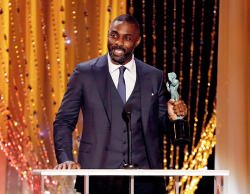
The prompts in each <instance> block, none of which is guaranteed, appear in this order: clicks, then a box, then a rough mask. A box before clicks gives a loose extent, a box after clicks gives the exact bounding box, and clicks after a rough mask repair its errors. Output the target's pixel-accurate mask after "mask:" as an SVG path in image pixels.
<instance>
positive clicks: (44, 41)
mask: <svg viewBox="0 0 250 194" xmlns="http://www.w3.org/2000/svg"><path fill="white" fill-rule="evenodd" d="M16 1H17V0H16ZM39 4H40V10H41V22H42V32H43V46H44V51H45V61H46V65H47V68H46V69H47V72H48V73H47V75H48V78H49V84H50V88H51V89H50V92H51V96H52V101H53V102H54V104H55V103H56V102H55V92H54V88H53V85H52V73H51V69H50V56H49V50H48V39H47V35H46V24H45V19H44V10H43V6H42V0H40V1H39Z"/></svg>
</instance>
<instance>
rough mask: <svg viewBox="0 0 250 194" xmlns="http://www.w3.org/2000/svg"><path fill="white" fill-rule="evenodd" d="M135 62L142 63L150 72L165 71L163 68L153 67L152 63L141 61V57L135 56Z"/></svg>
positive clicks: (159, 72) (160, 72)
mask: <svg viewBox="0 0 250 194" xmlns="http://www.w3.org/2000/svg"><path fill="white" fill-rule="evenodd" d="M135 62H136V63H137V64H138V63H139V64H140V65H142V66H143V68H145V69H146V70H147V71H149V72H150V73H156V74H162V73H163V71H162V70H160V69H157V68H156V67H153V66H152V65H149V64H147V63H144V62H143V61H141V60H139V59H137V58H135Z"/></svg>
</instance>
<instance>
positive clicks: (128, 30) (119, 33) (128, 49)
mask: <svg viewBox="0 0 250 194" xmlns="http://www.w3.org/2000/svg"><path fill="white" fill-rule="evenodd" d="M140 41H141V37H140V33H139V30H138V29H136V27H135V25H134V24H129V23H127V22H123V21H115V22H113V24H111V26H110V28H109V32H108V50H109V55H110V58H111V61H112V62H113V63H114V64H121V65H125V64H126V63H128V62H129V61H130V60H131V59H132V53H133V52H134V48H135V47H136V46H137V45H138V44H139V43H140Z"/></svg>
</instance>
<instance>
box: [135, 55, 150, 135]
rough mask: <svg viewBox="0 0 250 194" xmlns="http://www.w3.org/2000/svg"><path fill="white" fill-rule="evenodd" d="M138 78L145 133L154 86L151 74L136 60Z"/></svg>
mask: <svg viewBox="0 0 250 194" xmlns="http://www.w3.org/2000/svg"><path fill="white" fill-rule="evenodd" d="M135 63H136V67H137V72H138V77H139V80H140V85H141V114H142V126H143V130H144V132H146V130H147V124H148V116H149V109H150V102H151V97H152V86H151V82H150V73H149V71H148V69H147V68H146V66H145V65H143V63H142V62H141V61H140V60H138V59H136V58H135Z"/></svg>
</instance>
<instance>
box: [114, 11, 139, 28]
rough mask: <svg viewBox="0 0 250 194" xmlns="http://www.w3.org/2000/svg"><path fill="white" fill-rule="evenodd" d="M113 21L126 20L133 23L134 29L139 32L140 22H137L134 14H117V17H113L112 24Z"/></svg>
mask: <svg viewBox="0 0 250 194" xmlns="http://www.w3.org/2000/svg"><path fill="white" fill-rule="evenodd" d="M115 21H123V22H127V23H129V24H133V25H135V27H136V29H137V30H139V32H140V24H139V22H138V21H137V19H136V18H135V17H134V16H132V15H130V14H123V15H119V16H118V17H117V18H115V19H114V21H113V22H112V24H113V23H114V22H115Z"/></svg>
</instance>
